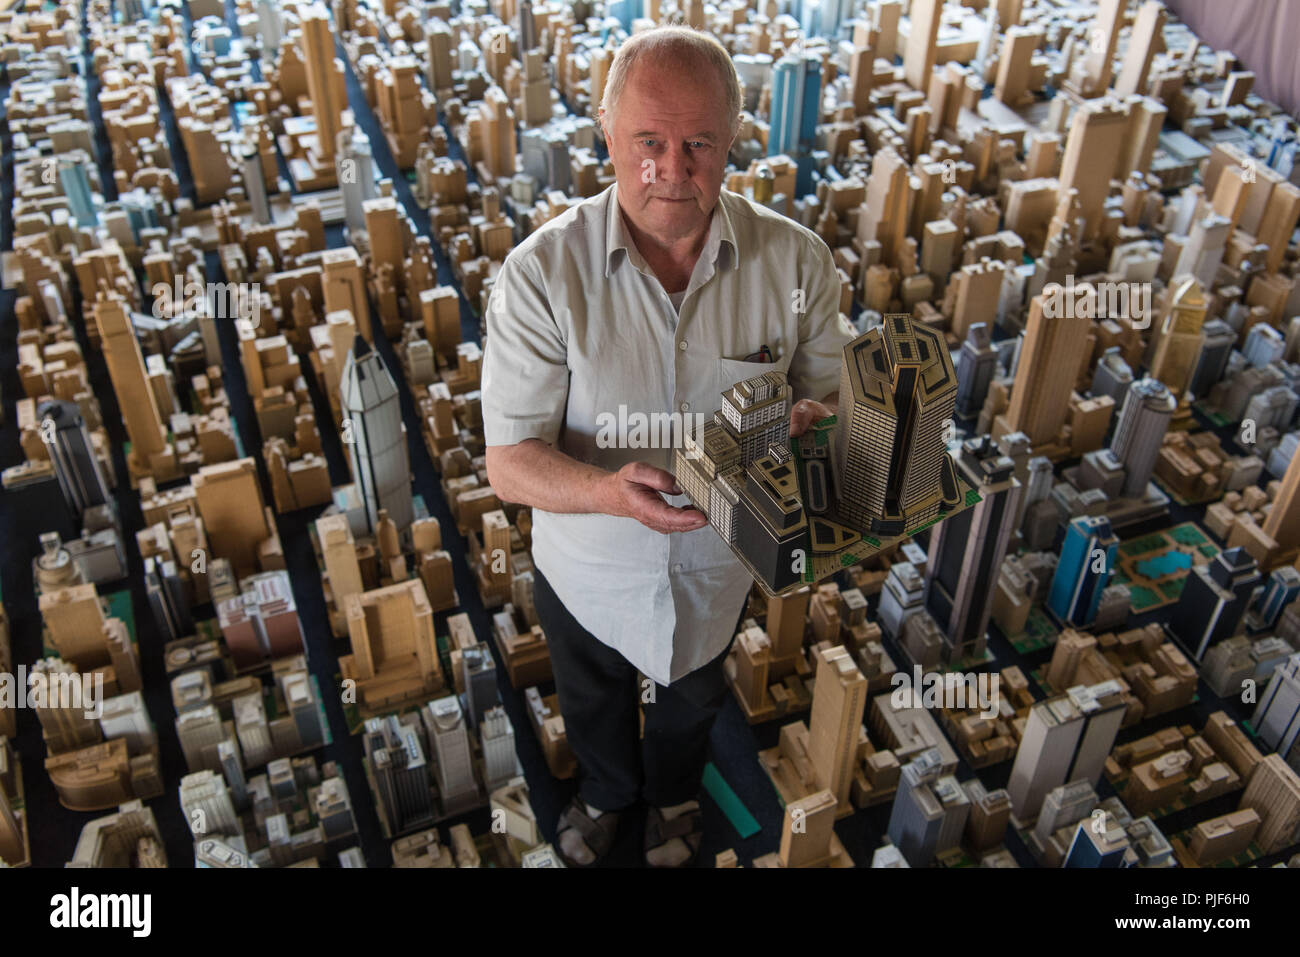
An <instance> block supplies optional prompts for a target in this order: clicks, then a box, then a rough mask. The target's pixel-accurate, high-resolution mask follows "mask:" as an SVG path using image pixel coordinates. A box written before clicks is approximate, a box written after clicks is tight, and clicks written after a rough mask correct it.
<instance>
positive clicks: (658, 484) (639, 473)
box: [626, 462, 682, 495]
mask: <svg viewBox="0 0 1300 957" xmlns="http://www.w3.org/2000/svg"><path fill="white" fill-rule="evenodd" d="M626 478H627V480H628V481H630V482H636V483H637V484H638V485H646V486H649V487H650V488H652V489H656V490H657V491H660V492H667V493H668V494H670V495H680V494H682V489H681V486H679V485H678V484H677V479H675V478H673V474H672V473H671V472H666V471H664V470H663V469H660V468H655V467H654V466H653V465H651V464H649V463H648V462H633V463H632V467H631V468H630V469H628V471H627V475H626Z"/></svg>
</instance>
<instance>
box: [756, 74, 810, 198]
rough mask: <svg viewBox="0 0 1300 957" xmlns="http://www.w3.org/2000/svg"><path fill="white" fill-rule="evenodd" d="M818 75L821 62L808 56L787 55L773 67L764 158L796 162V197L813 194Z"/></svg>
mask: <svg viewBox="0 0 1300 957" xmlns="http://www.w3.org/2000/svg"><path fill="white" fill-rule="evenodd" d="M821 76H822V61H821V59H820V58H818V57H817V56H815V55H814V54H811V53H804V54H802V55H799V54H795V53H787V54H786V55H785V56H783V57H781V59H780V60H778V61H777V62H776V65H775V66H773V67H772V105H771V111H770V117H771V123H770V128H769V130H768V134H767V155H768V156H776V155H777V154H778V153H784V154H785V155H787V156H789V157H791V158H792V159H793V160H794V161H795V164H796V166H797V168H798V172H797V173H796V174H795V192H796V193H797V194H798V195H799V196H804V195H807V194H808V193H810V192H812V170H813V161H812V155H811V154H812V148H813V139H814V137H815V136H816V135H817V119H818V117H819V115H820V109H819V106H820V98H821V88H822V84H821ZM790 198H791V199H794V197H793V196H792V197H790Z"/></svg>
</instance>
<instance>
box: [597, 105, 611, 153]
mask: <svg viewBox="0 0 1300 957" xmlns="http://www.w3.org/2000/svg"><path fill="white" fill-rule="evenodd" d="M596 122H597V123H599V124H600V132H601V135H602V136H603V137H604V138H605V152H606V153H608V154H609V164H610V165H611V166H613V165H614V151H613V150H611V149H610V148H609V144H610V135H609V116H608V114H606V112H605V108H604V107H603V106H602V107H600V108H599V109H598V110H597V111H596Z"/></svg>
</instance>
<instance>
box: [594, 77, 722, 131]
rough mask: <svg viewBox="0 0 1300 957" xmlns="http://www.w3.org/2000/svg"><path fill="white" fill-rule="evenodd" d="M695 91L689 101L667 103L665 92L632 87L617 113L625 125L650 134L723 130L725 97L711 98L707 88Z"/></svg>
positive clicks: (685, 99)
mask: <svg viewBox="0 0 1300 957" xmlns="http://www.w3.org/2000/svg"><path fill="white" fill-rule="evenodd" d="M691 92H692V94H693V95H692V96H691V97H690V98H689V99H687V98H682V99H680V100H678V101H677V102H674V103H666V102H664V96H663V95H662V91H660V92H656V91H655V90H653V89H649V88H645V87H642V88H640V89H636V88H634V87H633V86H632V85H631V84H629V85H628V87H627V89H625V90H624V91H623V96H622V97H621V99H620V102H619V110H618V111H617V112H618V113H621V114H622V116H621V117H620V119H621V120H622V125H625V126H631V127H635V128H636V129H637V130H643V131H646V132H664V131H667V130H675V131H678V132H685V133H688V134H693V133H697V132H703V131H716V130H718V129H721V128H723V127H724V126H725V125H726V124H725V122H723V118H722V113H723V110H724V109H725V107H724V106H723V102H722V98H721V97H717V96H713V95H711V91H709V90H707V88H706V89H700V88H699V87H696V88H695V89H694V90H692V91H691Z"/></svg>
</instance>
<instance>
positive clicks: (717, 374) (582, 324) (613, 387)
mask: <svg viewBox="0 0 1300 957" xmlns="http://www.w3.org/2000/svg"><path fill="white" fill-rule="evenodd" d="M617 189H618V188H617V186H616V185H615V186H610V187H609V188H608V189H606V190H604V191H603V192H602V193H600V194H599V195H597V196H593V197H590V198H589V199H586V200H583V201H582V202H581V203H578V204H576V205H575V206H573V207H570V208H569V209H568V210H566V211H565V212H564V213H562V214H561V215H560V216H557V217H556V218H555V219H553V220H550V221H549V222H547V223H545V224H543V225H542V226H541V227H540V228H539V229H537V230H536V231H535V232H534V233H533V234H532V235H530V236H529V237H528V238H527V239H525V240H524V242H522V243H520V244H519V246H517V247H516V248H515V249H513V250H512V251H511V252H510V254H509V255H508V256H507V257H506V260H505V262H504V263H503V264H502V266H501V270H500V272H499V273H498V275H497V278H496V280H495V284H494V285H493V288H492V293H491V296H490V301H489V303H488V313H487V339H486V342H485V344H484V353H483V380H482V397H483V427H484V433H485V437H486V442H487V444H488V445H514V444H516V443H518V442H522V441H523V440H525V439H530V438H537V439H541V440H542V441H544V442H547V443H549V444H552V445H554V446H555V447H556V448H558V449H559V450H560V451H562V452H564V453H566V454H567V455H569V456H571V457H572V458H575V459H577V460H579V461H583V462H588V463H591V464H594V465H597V466H600V467H601V468H605V469H608V470H610V471H614V470H617V469H619V468H620V467H622V466H623V465H625V464H627V463H628V462H633V461H645V462H649V463H651V464H652V465H656V466H658V467H660V468H663V469H668V470H671V467H672V465H671V460H672V449H671V447H670V446H671V445H672V444H674V442H673V441H669V442H663V441H662V438H663V434H662V432H661V431H659V429H658V428H656V427H654V426H655V424H659V425H662V423H663V422H664V421H665V418H664V414H665V413H670V412H674V411H676V412H677V413H678V414H679V421H682V420H684V417H686V416H692V417H694V416H697V415H699V416H703V420H709V419H712V417H713V413H714V411H715V410H716V409H718V408H720V407H721V394H722V392H723V391H724V390H725V389H727V388H729V387H730V386H731V385H733V384H734V383H736V382H739V381H741V380H743V379H747V378H749V377H751V376H754V375H757V374H759V373H762V372H767V371H772V370H777V371H783V372H785V373H786V374H787V375H788V376H789V379H790V384H791V386H792V388H793V390H794V398H795V399H796V400H797V399H801V398H812V399H821V398H823V397H825V396H827V395H829V394H830V393H832V392H834V391H835V390H836V388H837V387H838V385H839V375H840V362H841V356H842V353H843V349H844V346H845V345H847V344H848V343H849V342H851V341H852V340H853V338H854V337H855V333H854V331H853V328H852V326H851V325H850V324H849V322H848V319H847V318H845V317H843V316H841V314H840V311H839V302H840V283H839V279H838V275H837V273H836V270H835V266H834V262H833V260H832V258H831V252H830V249H829V248H828V247H827V246H826V244H825V243H824V242H823V241H822V239H821V238H820V237H819V236H817V234H816V233H814V232H812V230H810V229H807V228H806V227H804V226H802V225H800V224H798V223H796V222H795V221H794V220H791V219H788V218H787V217H785V216H782V215H780V214H779V213H775V212H772V211H771V210H768V209H766V208H764V207H761V206H757V205H755V204H754V203H752V202H750V201H749V200H748V199H746V198H745V197H743V196H741V195H739V194H737V193H733V192H730V191H728V190H726V189H724V190H722V192H721V195H720V197H719V201H718V203H717V205H716V207H715V208H714V212H713V218H712V221H711V224H710V227H709V234H708V238H707V240H706V242H705V245H704V248H703V251H702V252H701V254H700V258H699V260H698V262H697V263H696V265H695V271H694V273H693V274H692V275H691V280H690V284H689V285H688V286H687V288H686V292H685V295H684V297H683V299H682V302H681V306H680V310H678V309H675V308H674V305H673V303H672V302H671V301H670V298H669V295H668V293H667V292H665V290H664V287H663V285H662V284H661V283H660V281H659V280H658V278H657V277H656V276H655V274H654V272H653V271H652V270H651V269H650V267H649V266H648V265H647V263H646V261H645V259H644V258H643V257H642V256H641V254H640V253H639V252H638V251H637V249H636V246H635V243H634V242H633V241H632V239H631V235H630V233H629V232H628V230H627V227H626V225H625V223H624V221H623V217H622V215H621V212H620V209H619V206H618V201H617ZM763 346H767V347H768V349H769V350H770V352H771V354H772V356H773V357H774V363H767V362H751V361H748V360H749V357H751V356H753V355H755V354H756V353H758V352H759V350H760V349H761V348H762V347H763ZM638 414H639V415H640V416H642V417H643V418H640V419H638ZM652 415H653V416H655V417H656V418H653V419H651V418H650V416H652ZM638 421H639V422H641V423H643V424H644V423H647V422H648V423H650V424H651V426H652V427H651V428H649V429H640V430H638V429H637V428H636V425H637V423H638ZM700 421H701V420H699V419H695V418H692V419H690V420H689V421H688V422H686V423H685V424H686V427H689V428H695V427H696V426H697V424H699V423H700ZM619 423H622V424H623V425H624V428H623V429H621V430H620V429H619ZM611 435H613V436H614V437H616V438H619V437H621V439H622V440H623V442H622V447H620V446H618V445H617V444H616V445H615V447H608V446H609V445H610V443H609V442H608V441H607V440H608V438H609V437H610V436H611ZM673 439H674V440H675V441H676V444H680V439H678V438H676V437H673ZM647 442H654V443H655V444H657V445H660V446H663V447H659V448H654V447H645V444H646V443H647ZM638 443H639V444H641V447H627V446H628V445H635V444H638ZM668 501H669V504H672V505H686V504H689V503H688V501H687V499H686V497H685V496H684V495H681V496H672V497H669V499H668ZM533 560H534V562H535V563H536V565H537V567H538V568H539V569H540V570H541V571H542V573H543V574H544V575H545V576H546V578H547V580H548V581H550V583H551V584H552V586H553V587H554V589H555V593H556V594H557V595H558V596H559V598H560V600H561V601H563V602H564V605H565V607H566V608H568V610H569V611H570V613H572V615H573V616H574V618H576V619H577V620H578V622H579V623H580V624H581V625H582V626H583V627H584V628H586V629H587V630H588V631H590V632H591V633H592V634H593V635H595V636H596V637H597V638H598V639H600V640H601V641H602V642H604V643H605V644H607V645H609V646H610V647H612V648H614V649H616V650H617V651H619V652H620V653H621V654H622V655H623V656H624V657H625V658H627V660H628V661H629V662H631V663H632V664H633V665H634V666H636V667H637V668H638V669H639V670H640V671H641V673H642V674H644V675H646V676H647V677H650V678H653V679H654V680H655V681H657V682H659V683H660V684H668V683H671V682H672V681H675V680H677V679H678V678H680V677H682V676H683V675H686V674H689V673H690V672H691V671H694V670H695V669H696V668H699V667H700V666H702V665H704V664H706V663H708V662H709V661H710V660H712V659H713V658H715V657H717V656H718V655H719V654H720V653H721V652H722V649H723V648H724V647H725V646H726V644H727V642H728V641H729V640H730V638H731V632H732V629H733V627H734V626H735V623H736V616H737V615H738V614H739V612H740V609H741V605H742V603H743V601H744V598H745V594H746V592H747V591H748V589H749V587H750V584H751V582H752V577H751V576H750V574H749V573H748V572H747V571H745V569H744V567H743V566H742V565H741V564H740V562H739V561H737V560H736V558H735V556H734V555H733V554H732V553H731V550H730V549H729V548H728V547H727V545H726V544H725V543H724V542H723V541H722V539H721V538H720V537H719V536H718V534H717V532H715V531H714V530H713V528H712V527H711V526H705V527H704V528H701V529H697V530H695V531H693V532H685V533H679V534H674V535H662V534H660V533H658V532H654V531H652V530H650V529H648V528H646V527H645V526H643V525H641V524H640V523H639V522H637V521H635V520H633V519H630V518H616V517H613V516H608V515H594V514H586V515H572V514H556V513H552V512H545V511H542V510H541V509H534V510H533Z"/></svg>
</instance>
